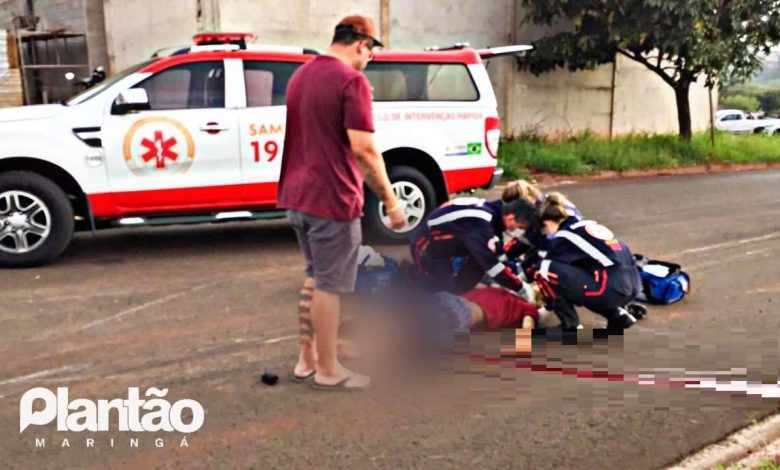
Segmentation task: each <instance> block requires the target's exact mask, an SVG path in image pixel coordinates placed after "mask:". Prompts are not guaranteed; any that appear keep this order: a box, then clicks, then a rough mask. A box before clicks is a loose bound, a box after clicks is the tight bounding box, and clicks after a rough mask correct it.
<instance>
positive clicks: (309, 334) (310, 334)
mask: <svg viewBox="0 0 780 470" xmlns="http://www.w3.org/2000/svg"><path fill="white" fill-rule="evenodd" d="M313 296H314V278H311V277H307V278H306V279H305V280H304V281H303V287H301V293H300V300H299V301H298V333H299V335H300V342H301V348H300V352H299V353H298V362H297V363H296V364H295V369H294V370H293V373H294V374H295V375H297V376H298V377H306V376H308V375H310V374H311V373H312V372H314V371H315V370H316V368H317V351H316V346H315V341H314V324H313V323H312V320H311V303H312V297H313Z"/></svg>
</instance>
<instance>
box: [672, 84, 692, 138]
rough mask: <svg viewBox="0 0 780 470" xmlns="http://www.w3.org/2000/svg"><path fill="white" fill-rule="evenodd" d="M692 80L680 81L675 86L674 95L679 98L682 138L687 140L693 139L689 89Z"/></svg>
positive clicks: (678, 114)
mask: <svg viewBox="0 0 780 470" xmlns="http://www.w3.org/2000/svg"><path fill="white" fill-rule="evenodd" d="M690 89H691V83H690V82H685V81H682V82H679V83H677V86H675V87H674V96H675V98H676V99H677V121H678V124H679V126H680V138H681V139H682V140H684V141H686V142H690V141H691V135H692V130H691V101H690V98H689V91H690Z"/></svg>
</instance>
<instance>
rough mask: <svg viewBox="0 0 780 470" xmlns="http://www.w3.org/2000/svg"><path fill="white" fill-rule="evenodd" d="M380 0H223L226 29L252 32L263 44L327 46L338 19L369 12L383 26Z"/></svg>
mask: <svg viewBox="0 0 780 470" xmlns="http://www.w3.org/2000/svg"><path fill="white" fill-rule="evenodd" d="M379 5H380V2H379V0H338V1H331V2H322V1H316V0H285V1H282V2H280V1H278V0H220V1H219V18H220V21H221V27H222V30H223V31H248V32H252V33H255V34H257V37H258V42H260V43H263V44H284V45H300V46H306V47H313V48H315V49H321V50H322V49H326V48H327V47H328V45H329V44H330V40H331V38H332V37H333V28H334V27H335V26H336V23H338V21H339V20H340V19H341V18H343V17H345V16H347V15H352V14H359V15H366V16H369V17H370V18H372V19H373V20H374V22H375V23H376V25H377V28H379Z"/></svg>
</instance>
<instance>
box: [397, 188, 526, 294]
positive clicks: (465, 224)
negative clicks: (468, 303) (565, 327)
mask: <svg viewBox="0 0 780 470" xmlns="http://www.w3.org/2000/svg"><path fill="white" fill-rule="evenodd" d="M534 218H536V210H535V208H534V207H533V205H532V204H530V203H528V202H527V201H524V200H518V201H514V202H512V203H510V204H504V203H503V202H502V201H500V200H497V201H486V200H484V199H477V198H459V199H455V200H453V201H452V202H450V203H447V204H445V205H442V206H441V207H439V208H438V209H436V210H434V211H433V212H431V214H430V215H429V216H428V218H427V219H426V220H425V221H424V222H423V223H422V224H420V226H419V227H418V228H417V229H416V230H415V231H414V233H413V234H412V237H411V246H410V248H411V252H412V259H413V260H414V264H415V268H416V269H415V270H416V276H415V277H416V281H417V282H418V283H420V284H421V285H422V287H423V288H424V289H426V290H429V291H432V292H438V291H446V292H450V293H453V294H463V293H465V292H468V291H469V290H471V289H473V288H474V286H476V285H477V283H479V282H480V281H481V280H482V278H483V277H485V275H486V274H487V276H488V277H490V278H492V280H493V281H494V282H495V283H497V284H499V285H500V286H501V287H504V288H506V289H509V290H511V291H515V292H516V291H518V290H520V289H522V287H523V281H522V280H520V278H518V277H517V276H516V275H515V274H514V272H513V271H512V269H511V268H510V267H509V266H507V265H505V264H504V263H503V262H501V261H500V260H499V257H500V256H501V253H502V243H501V236H502V234H503V232H504V230H505V228H506V226H505V221H510V223H515V220H516V219H517V220H523V221H528V220H532V219H534ZM526 224H527V222H526Z"/></svg>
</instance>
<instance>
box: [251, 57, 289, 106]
mask: <svg viewBox="0 0 780 470" xmlns="http://www.w3.org/2000/svg"><path fill="white" fill-rule="evenodd" d="M300 66H301V64H300V63H297V62H267V61H259V60H245V61H244V82H245V83H246V106H247V107H248V108H256V107H261V106H284V104H285V93H286V92H287V83H288V82H289V81H290V77H291V76H292V74H293V72H295V70H296V69H297V68H298V67H300Z"/></svg>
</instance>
